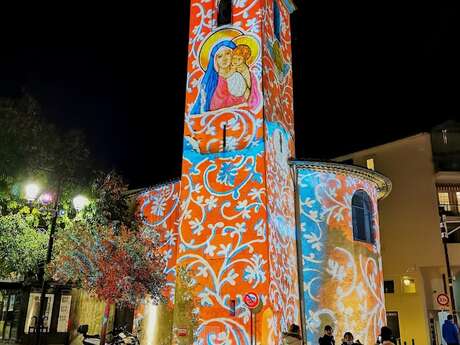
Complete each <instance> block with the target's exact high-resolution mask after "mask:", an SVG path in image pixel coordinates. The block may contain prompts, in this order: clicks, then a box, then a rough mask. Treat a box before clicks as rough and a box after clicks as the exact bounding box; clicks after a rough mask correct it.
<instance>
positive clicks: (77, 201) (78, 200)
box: [25, 181, 89, 345]
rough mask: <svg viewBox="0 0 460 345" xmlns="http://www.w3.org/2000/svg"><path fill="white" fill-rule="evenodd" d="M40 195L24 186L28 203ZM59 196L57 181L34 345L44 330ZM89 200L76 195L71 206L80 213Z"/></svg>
mask: <svg viewBox="0 0 460 345" xmlns="http://www.w3.org/2000/svg"><path fill="white" fill-rule="evenodd" d="M39 194H40V187H39V186H38V185H37V184H34V183H30V184H27V185H26V188H25V197H26V199H27V200H28V201H29V202H33V201H35V200H37V197H38V196H39ZM61 194H62V183H61V181H58V187H57V192H56V198H55V200H54V205H53V208H52V216H53V217H52V218H51V226H50V236H49V239H48V247H47V253H46V261H45V264H44V265H43V267H40V270H39V274H38V280H39V281H40V282H41V293H40V301H39V308H38V310H39V314H38V318H37V325H36V329H35V332H36V339H35V341H36V344H37V345H39V344H40V335H41V332H42V330H43V329H44V321H45V320H44V314H45V310H46V303H45V298H46V290H47V289H48V282H47V281H46V279H45V268H46V265H48V264H49V263H50V262H51V257H52V252H53V243H54V235H55V232H56V224H57V219H58V217H59V204H60V202H61ZM38 201H39V202H41V203H42V204H45V205H46V204H49V203H50V202H51V201H52V195H51V194H50V193H46V192H45V193H42V194H41V195H40V197H38ZM88 203H89V200H88V199H87V198H86V197H84V196H82V195H78V196H76V197H75V198H74V199H73V206H74V208H75V210H76V211H77V212H79V211H81V210H82V209H83V208H85V206H87V205H88ZM49 321H51V320H49Z"/></svg>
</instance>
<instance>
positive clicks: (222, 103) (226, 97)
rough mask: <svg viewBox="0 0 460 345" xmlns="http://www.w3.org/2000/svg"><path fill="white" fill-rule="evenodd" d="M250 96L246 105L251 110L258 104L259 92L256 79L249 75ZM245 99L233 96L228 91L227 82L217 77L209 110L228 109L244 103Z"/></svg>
mask: <svg viewBox="0 0 460 345" xmlns="http://www.w3.org/2000/svg"><path fill="white" fill-rule="evenodd" d="M251 85H252V87H251V94H250V95H249V99H248V101H247V102H248V105H249V107H250V108H251V109H255V108H257V106H258V105H259V104H260V92H259V85H258V81H257V79H256V77H255V76H254V74H252V73H251ZM245 102H246V99H245V98H244V96H240V97H237V96H233V95H232V94H231V93H230V91H229V90H228V83H227V80H226V79H225V78H223V77H221V76H219V80H218V82H217V87H216V89H215V91H214V94H213V96H212V98H211V106H210V108H211V109H210V110H217V109H222V108H229V107H233V106H235V105H240V104H242V103H245Z"/></svg>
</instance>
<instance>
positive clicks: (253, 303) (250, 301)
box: [243, 292, 259, 309]
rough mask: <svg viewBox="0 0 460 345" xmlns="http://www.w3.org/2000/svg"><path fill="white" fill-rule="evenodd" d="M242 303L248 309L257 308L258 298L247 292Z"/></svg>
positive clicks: (254, 294) (253, 293)
mask: <svg viewBox="0 0 460 345" xmlns="http://www.w3.org/2000/svg"><path fill="white" fill-rule="evenodd" d="M243 301H244V303H246V305H247V306H248V307H249V309H254V308H257V306H258V305H259V296H258V295H257V294H256V293H255V292H248V293H247V294H246V295H244V297H243Z"/></svg>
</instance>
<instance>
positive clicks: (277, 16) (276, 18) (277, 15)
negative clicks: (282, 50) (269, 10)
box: [273, 0, 281, 41]
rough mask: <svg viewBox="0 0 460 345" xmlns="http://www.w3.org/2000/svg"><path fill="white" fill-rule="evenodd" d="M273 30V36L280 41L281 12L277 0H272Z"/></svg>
mask: <svg viewBox="0 0 460 345" xmlns="http://www.w3.org/2000/svg"><path fill="white" fill-rule="evenodd" d="M273 30H274V33H275V38H276V39H277V40H278V41H281V12H280V7H279V5H278V0H273Z"/></svg>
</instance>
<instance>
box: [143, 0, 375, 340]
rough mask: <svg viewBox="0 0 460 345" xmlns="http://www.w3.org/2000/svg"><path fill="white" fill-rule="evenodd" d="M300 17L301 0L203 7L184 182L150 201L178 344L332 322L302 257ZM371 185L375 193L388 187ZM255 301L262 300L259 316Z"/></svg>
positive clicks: (261, 336) (269, 335) (202, 1)
mask: <svg viewBox="0 0 460 345" xmlns="http://www.w3.org/2000/svg"><path fill="white" fill-rule="evenodd" d="M228 6H230V8H229V7H228ZM292 10H293V4H292V2H291V1H289V0H284V1H281V0H279V1H278V0H245V1H226V0H211V1H209V0H192V1H191V10H190V39H189V55H188V69H187V85H186V87H187V89H186V90H187V93H186V110H185V126H184V143H183V145H184V147H183V160H182V176H181V179H180V181H177V182H173V183H170V184H166V185H163V186H159V187H156V188H153V189H150V190H147V191H145V192H144V193H142V194H140V195H139V197H138V206H139V207H138V210H139V216H140V218H141V219H142V221H143V222H144V224H145V226H147V227H150V228H151V229H152V232H156V233H159V234H160V239H161V241H162V243H163V247H162V251H163V254H164V255H165V260H166V261H167V267H166V271H165V273H166V274H167V277H168V289H167V291H165V295H166V297H167V298H168V299H169V305H170V307H171V312H172V322H171V324H172V326H171V339H170V340H168V341H169V343H171V344H187V345H190V344H192V343H193V344H200V345H207V344H213V345H214V344H215V345H218V344H222V345H223V344H237V345H249V344H252V341H256V342H257V344H263V345H265V344H267V345H268V344H273V345H280V344H281V343H282V332H283V331H286V330H287V329H288V327H289V325H290V324H292V323H296V324H301V322H302V321H303V322H302V324H303V328H304V332H306V335H308V336H309V337H315V336H316V333H315V332H316V331H315V329H316V328H317V327H319V326H320V325H321V322H322V319H321V314H320V313H316V314H315V315H317V317H316V316H315V317H314V320H313V321H311V318H310V317H309V315H310V313H309V312H310V311H309V310H305V309H304V310H301V307H300V306H301V304H302V303H301V301H302V299H303V305H305V306H307V307H310V306H312V304H311V303H310V304H309V302H308V301H307V300H306V299H309V298H310V297H309V295H308V293H307V291H306V290H305V288H304V287H305V286H306V285H305V279H306V278H309V277H308V276H306V275H305V274H304V272H305V268H306V262H305V259H304V260H303V261H302V260H298V255H297V251H298V250H301V251H303V250H306V251H307V250H309V248H308V246H305V245H304V242H302V240H301V238H298V236H297V233H299V234H301V232H300V228H299V227H300V223H299V222H303V220H302V219H301V217H300V213H299V212H300V209H299V208H298V207H297V205H298V203H297V202H296V195H297V196H298V197H299V198H300V199H299V200H301V195H302V193H301V191H300V189H298V190H297V193H296V186H297V187H299V188H303V187H301V186H300V185H299V183H298V178H297V179H296V177H295V176H300V175H299V173H298V172H297V170H296V168H295V167H293V166H292V165H290V159H291V158H292V157H295V152H294V115H293V95H292V69H291V50H290V43H291V37H290V24H289V23H290V11H292ZM226 16H227V17H226ZM222 23H226V24H225V25H219V24H222ZM366 186H367V188H369V189H372V188H373V189H374V192H372V193H373V194H372V195H373V196H375V195H376V193H377V192H376V191H377V189H378V188H379V186H378V184H376V183H374V182H369V183H368V185H366ZM373 200H374V201H375V202H376V199H375V198H374V199H373ZM318 202H319V201H318ZM296 210H297V212H296ZM349 211H350V212H351V206H350V209H349ZM344 212H345V211H344ZM323 240H324V241H326V239H325V238H323ZM347 240H349V241H353V239H349V238H348V239H347ZM308 241H309V240H308V239H307V242H306V243H309V242H308ZM298 248H299V249H298ZM378 250H379V249H378ZM330 253H331V252H329V251H328V252H326V253H324V255H323V256H322V257H321V260H324V259H325V258H327V256H328V255H332V254H330ZM374 254H375V257H376V258H377V261H378V259H379V252H376V253H374ZM302 256H305V255H304V253H302ZM298 263H300V267H299V266H298ZM320 266H321V265H320ZM321 267H323V266H321ZM315 269H316V268H315ZM320 269H323V268H320ZM307 270H308V268H307ZM298 272H301V276H300V277H299V276H298ZM379 272H380V271H378V272H377V273H378V274H377V275H376V276H375V277H376V278H375V279H374V280H373V281H374V282H375V283H376V284H377V285H378V286H377V289H379V288H381V285H382V282H381V279H380V278H381V276H380V275H379ZM314 281H315V282H316V281H317V280H316V279H314ZM326 283H327V282H326ZM326 283H324V284H323V285H321V288H322V287H323V286H324V287H325V288H326V289H329V285H327V284H326ZM331 284H332V283H331ZM330 286H334V285H330ZM331 289H332V287H331ZM325 291H326V290H324V289H323V290H321V293H324V292H325ZM328 291H329V290H328ZM331 291H332V290H331ZM248 292H254V293H255V294H257V295H258V297H259V299H260V301H261V303H262V306H261V308H259V310H258V313H257V314H255V315H251V311H250V310H249V309H248V307H247V306H246V304H245V302H244V296H245V294H246V293H248ZM318 293H319V292H318V291H316V290H315V294H316V295H315V296H314V298H316V296H317V295H318ZM184 301H185V302H184ZM331 301H332V302H331V303H332V304H333V305H330V303H329V302H328V303H329V304H327V308H329V309H331V308H332V309H334V308H337V305H336V304H337V303H336V299H332V300H331ZM321 303H322V302H321ZM334 303H335V304H334ZM325 305H326V304H325ZM317 307H318V303H317V304H315V308H317ZM334 310H335V309H334ZM315 312H316V311H315ZM192 320H193V322H192ZM337 320H339V321H337V322H342V321H340V320H342V319H340V318H337ZM377 325H378V322H377V323H376V324H375V326H372V327H373V328H375V327H377ZM315 327H316V328H315ZM340 329H341V328H340ZM169 343H168V344H169Z"/></svg>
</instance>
